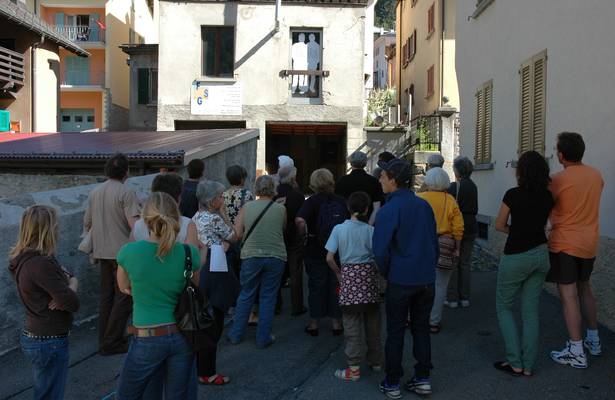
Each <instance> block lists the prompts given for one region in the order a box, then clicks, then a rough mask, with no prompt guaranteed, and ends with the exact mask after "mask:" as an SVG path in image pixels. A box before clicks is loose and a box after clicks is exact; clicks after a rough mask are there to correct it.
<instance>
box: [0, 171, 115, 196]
mask: <svg viewBox="0 0 615 400" xmlns="http://www.w3.org/2000/svg"><path fill="white" fill-rule="evenodd" d="M103 180H104V178H103V177H102V173H101V176H91V175H44V174H4V173H3V174H0V199H3V198H8V197H14V196H20V195H22V194H26V193H34V192H42V191H47V190H56V189H63V188H68V187H74V186H81V185H90V184H93V183H97V182H102V181H103Z"/></svg>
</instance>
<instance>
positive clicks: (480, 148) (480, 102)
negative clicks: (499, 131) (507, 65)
mask: <svg viewBox="0 0 615 400" xmlns="http://www.w3.org/2000/svg"><path fill="white" fill-rule="evenodd" d="M475 96H476V108H475V111H476V141H475V146H474V154H475V155H474V159H475V160H476V164H488V163H490V162H491V140H492V139H491V138H492V129H491V127H492V116H493V82H492V81H489V82H487V83H485V84H483V85H481V87H479V88H478V90H477V91H476V95H475Z"/></svg>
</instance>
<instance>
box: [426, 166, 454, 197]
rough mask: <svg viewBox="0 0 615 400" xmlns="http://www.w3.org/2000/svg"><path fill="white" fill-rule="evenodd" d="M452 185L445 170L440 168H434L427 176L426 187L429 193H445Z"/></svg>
mask: <svg viewBox="0 0 615 400" xmlns="http://www.w3.org/2000/svg"><path fill="white" fill-rule="evenodd" d="M450 184H451V180H450V179H449V177H448V174H447V173H446V171H445V170H443V169H442V168H440V167H434V168H432V169H430V170H429V171H427V175H425V187H426V188H427V190H428V191H432V192H444V191H446V190H447V189H448V187H449V186H450Z"/></svg>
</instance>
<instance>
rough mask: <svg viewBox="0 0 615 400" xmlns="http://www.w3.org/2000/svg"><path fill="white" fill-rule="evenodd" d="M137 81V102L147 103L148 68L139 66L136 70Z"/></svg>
mask: <svg viewBox="0 0 615 400" xmlns="http://www.w3.org/2000/svg"><path fill="white" fill-rule="evenodd" d="M137 82H138V84H137V85H138V100H137V102H138V104H147V103H148V101H149V99H148V97H149V96H148V95H149V69H147V68H139V69H138V70H137Z"/></svg>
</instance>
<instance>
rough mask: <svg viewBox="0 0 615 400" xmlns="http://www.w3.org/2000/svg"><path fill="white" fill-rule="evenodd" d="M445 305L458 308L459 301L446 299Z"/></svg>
mask: <svg viewBox="0 0 615 400" xmlns="http://www.w3.org/2000/svg"><path fill="white" fill-rule="evenodd" d="M444 305H445V306H447V307H448V308H457V307H459V303H457V302H456V301H445V302H444Z"/></svg>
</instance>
